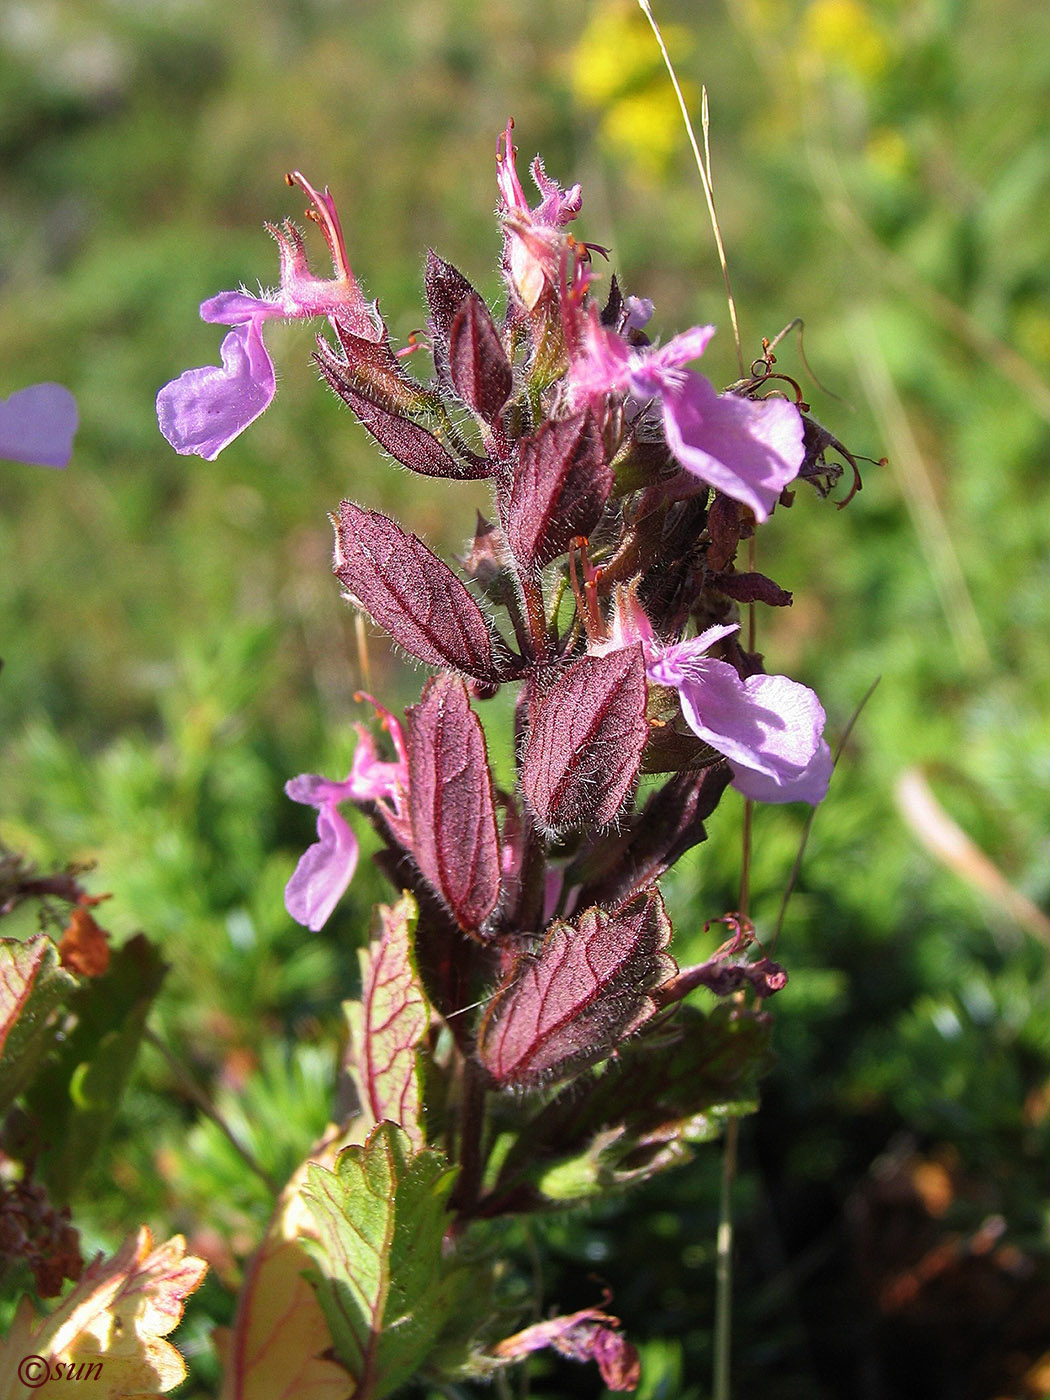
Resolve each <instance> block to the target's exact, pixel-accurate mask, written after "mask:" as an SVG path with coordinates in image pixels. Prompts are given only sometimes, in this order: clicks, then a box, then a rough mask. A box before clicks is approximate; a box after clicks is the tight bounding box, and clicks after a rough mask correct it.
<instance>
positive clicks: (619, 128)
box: [598, 85, 685, 176]
mask: <svg viewBox="0 0 1050 1400" xmlns="http://www.w3.org/2000/svg"><path fill="white" fill-rule="evenodd" d="M598 135H599V139H600V140H601V142H602V144H603V145H605V146H606V147H608V149H609V150H610V152H612V153H614V154H615V155H617V156H620V157H623V158H624V159H625V160H626V161H628V162H629V163H630V164H631V165H632V166H633V167H634V168H635V169H636V170H638V171H640V172H641V173H642V174H643V175H646V176H658V175H661V174H662V173H663V172H664V171H665V170H666V169H667V167H668V165H669V164H670V162H671V160H672V159H673V157H674V154H675V152H676V151H677V150H679V149H680V148H681V147H682V144H683V142H684V140H685V136H684V132H683V127H682V114H681V112H680V111H679V108H678V100H677V98H676V97H675V95H674V92H673V91H672V89H671V87H670V85H667V86H665V87H652V88H646V89H645V90H644V91H643V92H635V93H631V94H629V95H628V96H627V97H621V98H620V100H619V101H618V102H614V103H613V104H612V106H610V107H609V109H608V110H607V111H606V113H605V115H604V116H603V117H602V119H601V123H600V125H599V128H598Z"/></svg>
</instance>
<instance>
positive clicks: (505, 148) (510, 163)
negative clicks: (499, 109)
mask: <svg viewBox="0 0 1050 1400" xmlns="http://www.w3.org/2000/svg"><path fill="white" fill-rule="evenodd" d="M513 130H514V123H513V121H509V122H508V123H507V129H506V131H505V132H504V133H503V136H502V137H501V138H500V145H499V146H497V149H496V183H497V184H498V186H499V192H500V200H501V202H502V205H503V211H502V217H503V221H504V224H505V225H506V237H505V242H504V249H503V260H504V269H505V272H506V275H507V280H508V282H509V284H510V286H511V288H512V290H513V291H514V292H515V293H516V294H517V296H518V297H519V298H520V300H521V302H522V304H523V305H524V306H525V308H526V309H527V310H529V311H531V310H532V309H533V308H534V307H535V305H536V303H537V302H538V301H539V299H540V297H541V296H542V295H543V291H544V287H545V286H547V285H549V284H552V283H553V282H554V281H555V279H556V278H557V277H558V276H559V274H560V268H561V253H562V245H563V238H562V235H561V233H560V232H559V230H560V229H562V228H563V227H564V226H565V225H566V224H568V223H571V222H572V220H573V219H575V217H576V215H577V214H578V213H579V212H580V206H581V205H582V204H583V194H582V192H581V190H580V187H579V185H572V186H571V187H570V188H569V189H567V190H563V189H562V188H561V186H560V185H559V184H558V182H557V181H556V180H552V179H551V178H550V176H549V175H548V174H547V172H546V171H545V170H544V168H543V161H542V160H541V159H540V158H539V156H537V157H536V158H535V160H534V161H533V162H532V164H531V166H530V167H529V169H530V171H531V174H532V178H533V181H534V182H535V185H536V188H537V189H538V190H539V192H540V195H541V199H540V202H539V204H537V206H536V207H535V209H530V207H529V202H528V200H527V199H526V198H525V191H524V190H523V189H522V187H521V181H520V180H519V179H518V171H517V166H516V165H515V162H514V156H515V150H514V145H513V143H512V141H511V132H512V131H513ZM501 147H502V149H501Z"/></svg>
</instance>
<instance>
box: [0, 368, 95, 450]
mask: <svg viewBox="0 0 1050 1400" xmlns="http://www.w3.org/2000/svg"><path fill="white" fill-rule="evenodd" d="M76 430H77V403H76V399H74V397H73V395H72V394H71V393H70V392H69V390H68V389H64V388H63V387H62V385H61V384H30V385H29V387H28V388H27V389H19V390H18V392H17V393H14V394H12V395H11V397H10V398H8V399H4V400H0V457H4V458H6V459H7V460H8V461H9V462H28V463H29V465H30V466H34V467H65V466H68V465H69V459H70V457H72V455H73V434H74V433H75V432H76Z"/></svg>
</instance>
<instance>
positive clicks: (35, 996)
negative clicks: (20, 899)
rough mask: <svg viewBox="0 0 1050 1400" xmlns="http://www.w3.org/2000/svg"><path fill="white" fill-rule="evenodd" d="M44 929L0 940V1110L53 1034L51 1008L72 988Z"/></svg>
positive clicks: (51, 1041) (39, 1060) (25, 1079)
mask: <svg viewBox="0 0 1050 1400" xmlns="http://www.w3.org/2000/svg"><path fill="white" fill-rule="evenodd" d="M76 985H77V983H76V978H74V977H71V976H70V975H69V973H68V972H66V971H65V970H64V969H63V968H62V967H60V966H59V957H58V949H57V948H56V946H55V944H54V943H53V942H52V941H51V939H50V938H48V937H47V935H46V934H43V933H41V934H38V935H37V936H36V937H35V938H30V939H27V940H26V941H25V942H24V943H23V942H21V941H20V940H18V939H15V938H3V939H0V1114H2V1113H3V1112H4V1110H5V1109H6V1108H7V1107H8V1105H9V1104H10V1103H11V1102H12V1101H13V1100H14V1099H15V1098H16V1097H17V1096H18V1095H19V1094H20V1093H21V1092H22V1090H23V1089H24V1088H25V1087H26V1085H27V1084H28V1083H29V1081H30V1080H31V1079H32V1078H33V1075H34V1074H35V1073H36V1070H37V1067H38V1066H39V1065H40V1064H41V1063H42V1061H43V1060H44V1058H45V1057H46V1056H47V1054H48V1052H49V1051H50V1049H51V1047H52V1045H53V1044H54V1042H55V1038H56V1036H57V1028H56V1027H55V1025H54V1022H53V1018H52V1014H51V1013H52V1012H53V1011H54V1010H55V1008H56V1007H58V1006H60V1005H61V1003H62V1002H63V1001H65V1000H66V999H67V998H68V997H69V995H70V994H71V993H72V992H73V991H74V990H75V989H76Z"/></svg>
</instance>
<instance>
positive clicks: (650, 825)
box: [565, 763, 733, 904]
mask: <svg viewBox="0 0 1050 1400" xmlns="http://www.w3.org/2000/svg"><path fill="white" fill-rule="evenodd" d="M732 776H733V775H732V772H731V770H730V768H729V765H728V764H727V763H718V764H715V765H714V766H713V767H711V768H707V769H705V770H704V771H703V772H702V773H676V774H675V776H674V777H673V778H671V779H669V781H668V782H666V783H664V785H663V787H661V788H659V789H658V790H657V791H656V792H654V793H653V794H652V796H651V797H650V798H649V800H648V801H647V802H646V804H645V806H644V807H643V808H642V809H641V810H640V811H638V812H636V813H635V814H634V816H633V817H632V819H631V822H630V824H629V825H628V826H627V827H626V829H625V830H623V831H618V832H610V833H608V834H607V835H606V836H604V837H602V838H601V839H600V840H597V841H591V842H589V843H588V848H587V849H586V850H585V851H583V852H582V853H581V855H580V856H579V857H578V858H577V860H576V861H575V862H574V863H573V865H572V866H570V867H569V869H568V871H567V872H566V876H565V883H566V885H567V886H568V885H582V886H583V891H582V893H581V895H580V903H581V904H618V903H620V902H621V901H623V900H625V899H629V898H630V897H631V896H632V895H633V894H634V893H635V892H636V891H637V890H640V889H643V888H645V887H646V886H648V885H654V884H655V883H656V881H657V880H658V879H659V878H660V877H661V876H662V875H663V874H664V873H665V871H667V870H669V869H670V868H671V866H672V865H674V864H675V862H676V861H677V860H679V859H681V857H682V856H683V855H684V854H685V852H686V851H688V850H690V849H691V848H692V847H693V846H695V845H697V843H698V842H700V841H705V840H706V839H707V832H706V830H705V829H704V820H705V818H707V817H709V816H710V815H711V813H712V812H713V811H714V809H715V808H716V807H717V805H718V803H719V800H720V799H721V796H722V793H723V792H724V791H725V789H726V788H727V787H728V785H729V780H730V778H731V777H732Z"/></svg>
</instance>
